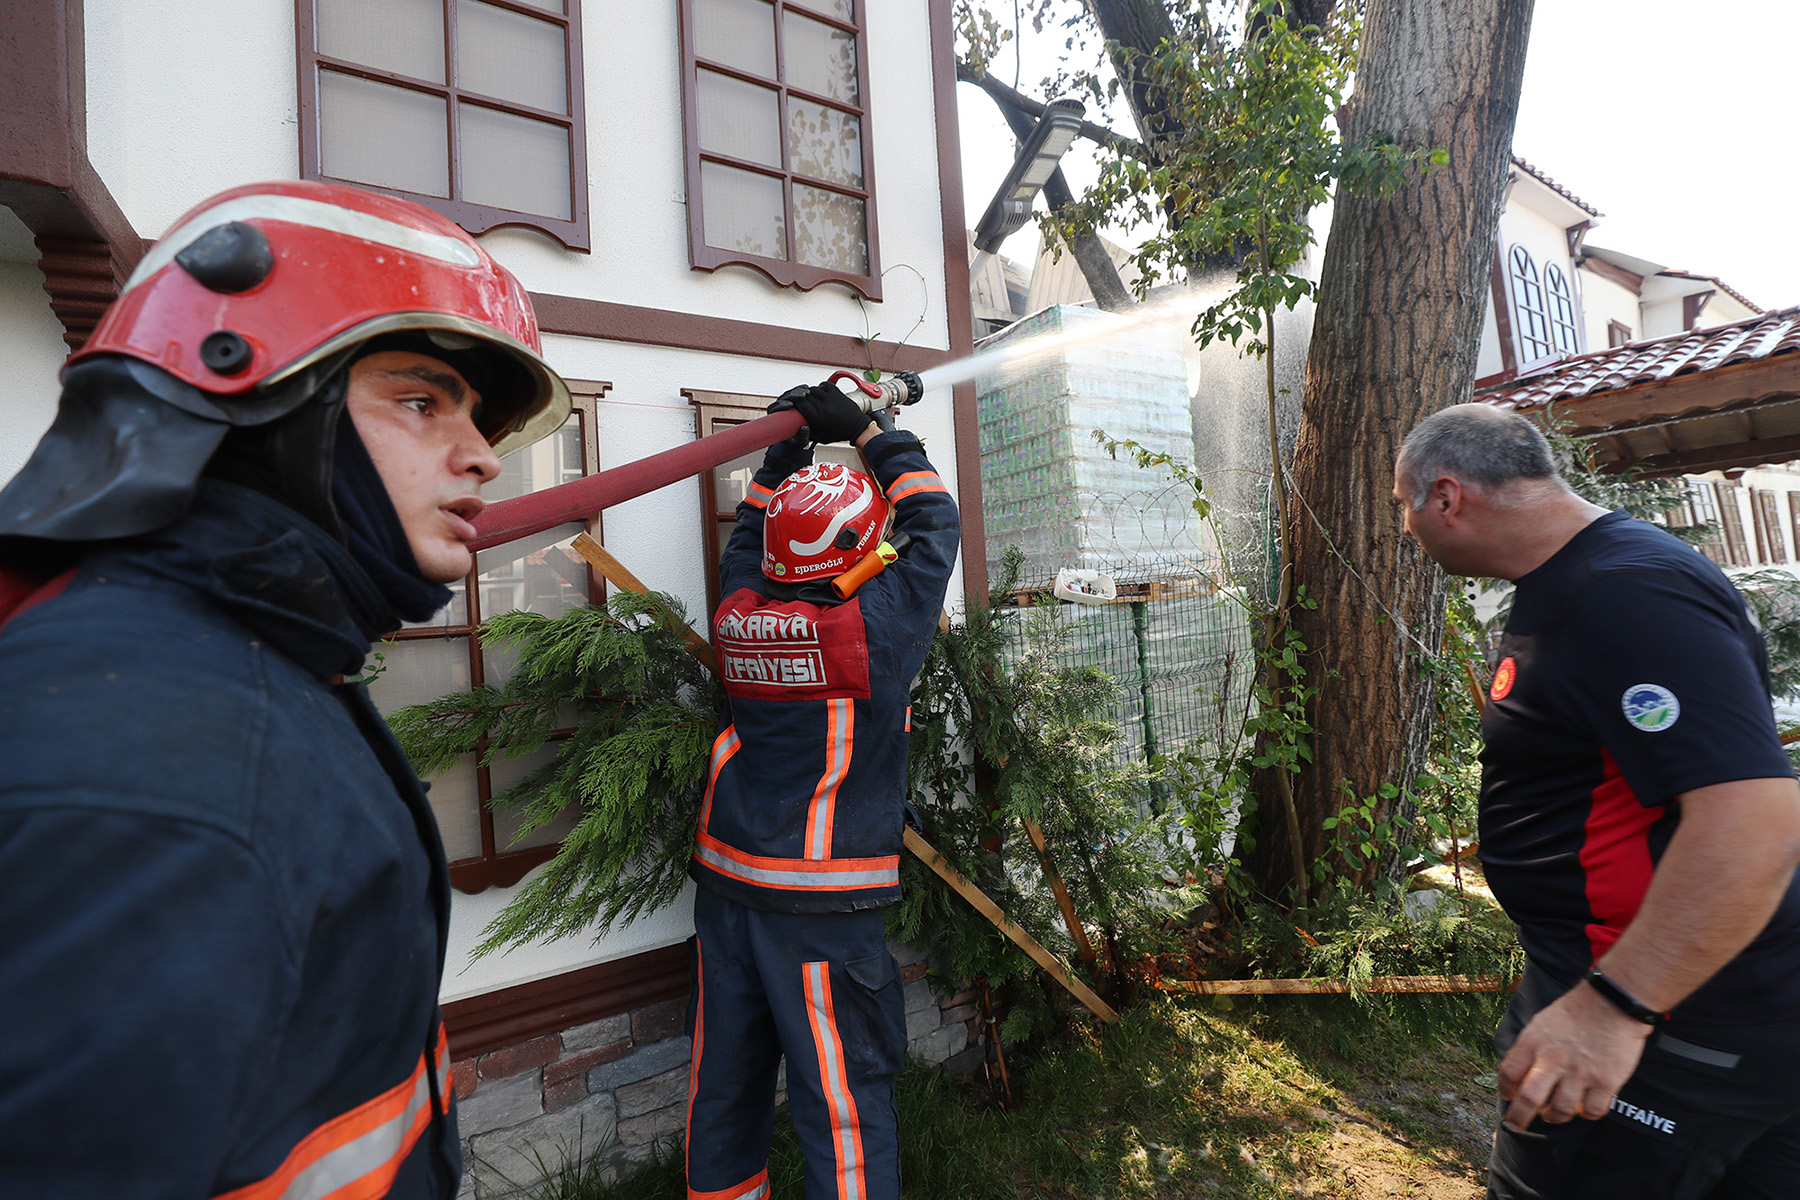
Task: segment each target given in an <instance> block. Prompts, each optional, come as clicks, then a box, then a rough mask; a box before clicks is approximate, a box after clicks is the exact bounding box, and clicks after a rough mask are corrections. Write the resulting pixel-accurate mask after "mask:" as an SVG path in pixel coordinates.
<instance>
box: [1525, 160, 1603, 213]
mask: <svg viewBox="0 0 1800 1200" xmlns="http://www.w3.org/2000/svg"><path fill="white" fill-rule="evenodd" d="M1512 160H1513V165H1514V166H1516V167H1520V168H1522V169H1524V170H1525V171H1526V172H1527V173H1528V174H1530V176H1531V177H1532V178H1533V179H1535V180H1537V181H1538V182H1539V183H1541V184H1543V185H1544V186H1545V187H1547V188H1549V189H1550V190H1551V191H1553V192H1555V193H1556V194H1557V195H1559V196H1561V197H1562V198H1563V199H1564V200H1567V201H1568V202H1569V203H1570V204H1573V205H1574V206H1575V207H1576V208H1579V209H1580V210H1581V211H1582V212H1585V213H1586V214H1587V215H1588V216H1590V217H1598V216H1600V215H1601V212H1600V210H1599V209H1597V208H1595V207H1594V206H1593V205H1591V204H1589V203H1588V202H1587V201H1586V200H1583V199H1582V198H1581V197H1580V196H1577V195H1576V194H1575V193H1574V192H1571V191H1570V190H1569V189H1568V188H1566V187H1564V186H1563V185H1562V184H1560V183H1558V182H1556V180H1554V179H1552V178H1550V177H1549V176H1548V175H1546V174H1544V173H1543V172H1542V171H1540V170H1538V169H1537V168H1536V167H1534V166H1532V165H1531V164H1530V163H1528V162H1526V161H1525V160H1524V159H1522V158H1520V157H1519V156H1518V155H1516V154H1515V155H1513V156H1512Z"/></svg>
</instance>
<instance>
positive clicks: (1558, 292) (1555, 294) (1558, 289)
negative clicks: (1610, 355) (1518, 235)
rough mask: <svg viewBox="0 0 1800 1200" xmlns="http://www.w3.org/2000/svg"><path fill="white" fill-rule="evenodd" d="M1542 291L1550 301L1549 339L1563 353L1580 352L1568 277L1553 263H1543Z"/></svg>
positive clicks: (1573, 300)
mask: <svg viewBox="0 0 1800 1200" xmlns="http://www.w3.org/2000/svg"><path fill="white" fill-rule="evenodd" d="M1544 292H1545V295H1546V297H1547V298H1548V300H1549V302H1550V304H1549V307H1550V314H1549V315H1550V341H1551V342H1552V344H1554V345H1555V346H1556V348H1557V349H1558V350H1560V351H1562V352H1563V353H1564V354H1579V353H1581V344H1580V343H1581V338H1580V335H1579V334H1578V333H1577V332H1576V328H1575V297H1574V295H1573V294H1572V293H1571V292H1570V291H1569V277H1568V276H1567V275H1564V274H1563V271H1562V268H1561V267H1559V266H1557V265H1556V264H1555V263H1545V264H1544Z"/></svg>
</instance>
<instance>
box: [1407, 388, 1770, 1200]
mask: <svg viewBox="0 0 1800 1200" xmlns="http://www.w3.org/2000/svg"><path fill="white" fill-rule="evenodd" d="M1394 498H1395V500H1396V501H1398V502H1399V503H1400V505H1401V508H1402V512H1403V521H1404V525H1405V529H1406V532H1407V534H1408V535H1409V536H1410V537H1412V538H1413V539H1414V540H1415V541H1416V542H1417V543H1418V544H1419V545H1420V547H1421V548H1423V549H1424V550H1425V552H1426V553H1427V554H1429V555H1430V556H1431V557H1432V558H1434V559H1436V560H1437V562H1438V563H1439V564H1440V565H1442V566H1443V567H1444V569H1445V570H1447V571H1450V572H1451V573H1453V574H1457V575H1468V576H1475V577H1488V578H1500V579H1507V580H1511V581H1512V582H1513V583H1514V584H1515V585H1516V592H1515V594H1514V598H1513V606H1512V611H1511V613H1510V615H1509V616H1508V618H1507V622H1506V629H1505V633H1504V637H1503V638H1502V640H1501V642H1500V645H1499V647H1498V649H1497V651H1496V653H1495V660H1496V665H1495V668H1494V676H1493V683H1492V685H1491V687H1490V688H1489V691H1488V703H1487V705H1486V708H1485V711H1484V713H1483V716H1482V740H1483V743H1484V748H1483V750H1482V754H1481V764H1482V772H1481V859H1482V866H1483V868H1484V870H1485V871H1486V874H1487V878H1488V882H1489V883H1490V885H1491V886H1492V887H1493V890H1494V894H1495V896H1496V897H1497V898H1498V899H1499V900H1500V902H1501V904H1502V905H1503V906H1504V907H1505V909H1506V911H1507V913H1508V915H1509V916H1511V917H1512V919H1513V920H1514V921H1515V922H1516V923H1517V925H1518V929H1519V940H1520V942H1521V943H1522V944H1523V945H1524V948H1525V953H1526V960H1527V966H1526V973H1525V978H1524V981H1523V983H1522V984H1521V985H1520V988H1519V993H1518V995H1517V997H1516V998H1515V999H1514V1001H1513V1003H1512V1006H1511V1007H1510V1009H1509V1010H1508V1012H1507V1015H1506V1019H1505V1020H1504V1021H1503V1022H1502V1024H1501V1027H1500V1030H1499V1032H1498V1033H1497V1034H1496V1036H1495V1046H1496V1048H1497V1049H1498V1051H1499V1052H1500V1054H1501V1055H1502V1061H1501V1064H1500V1073H1499V1081H1500V1095H1501V1100H1502V1103H1503V1104H1505V1105H1506V1108H1505V1112H1504V1120H1503V1123H1502V1127H1501V1129H1500V1130H1499V1131H1498V1133H1497V1134H1496V1136H1495V1141H1494V1150H1493V1157H1492V1160H1491V1162H1490V1164H1489V1178H1488V1195H1489V1197H1492V1198H1496V1200H1523V1198H1526V1197H1530V1198H1534V1200H1535V1198H1547V1197H1577V1196H1579V1197H1603V1196H1631V1197H1633V1198H1634V1200H1637V1198H1647V1197H1655V1198H1667V1200H1685V1198H1687V1197H1701V1196H1714V1197H1726V1196H1729V1197H1739V1196H1766V1197H1776V1196H1782V1197H1791V1196H1794V1195H1796V1194H1800V881H1797V878H1796V873H1795V868H1796V866H1797V865H1800V786H1797V785H1796V783H1795V780H1794V777H1793V772H1792V770H1791V768H1790V767H1789V765H1788V760H1787V757H1786V754H1785V753H1784V752H1783V750H1782V748H1781V743H1780V739H1779V737H1778V736H1777V733H1776V730H1775V724H1774V719H1773V716H1772V712H1771V706H1770V700H1769V684H1768V664H1767V659H1766V656H1765V653H1764V649H1763V644H1762V639H1761V636H1760V635H1759V633H1758V632H1757V629H1756V627H1755V625H1754V624H1753V622H1752V621H1751V619H1750V617H1749V614H1748V613H1747V611H1746V609H1745V606H1744V603H1743V600H1742V598H1741V597H1740V596H1739V595H1738V593H1737V591H1736V590H1735V589H1734V588H1733V587H1732V585H1731V583H1730V581H1729V580H1727V579H1726V578H1725V576H1724V574H1723V573H1722V572H1721V571H1720V570H1719V569H1718V568H1717V567H1716V566H1714V565H1713V564H1712V563H1710V562H1708V561H1707V560H1706V559H1705V558H1703V557H1702V556H1701V555H1699V554H1697V553H1696V552H1695V551H1694V550H1693V549H1692V548H1691V547H1689V546H1687V545H1686V544H1685V543H1683V542H1681V541H1680V540H1679V539H1677V538H1675V537H1673V536H1671V535H1670V534H1668V533H1667V532H1665V531H1663V530H1661V529H1658V528H1657V527H1656V526H1654V525H1651V524H1649V523H1647V522H1644V521H1638V520H1634V519H1632V518H1631V517H1630V516H1629V515H1627V514H1626V513H1625V512H1623V511H1618V512H1610V513H1609V512H1606V511H1604V510H1602V509H1600V508H1599V507H1597V506H1595V505H1593V504H1590V503H1588V502H1587V501H1586V500H1583V499H1582V498H1581V497H1579V496H1577V495H1576V494H1575V493H1574V492H1573V491H1571V490H1570V488H1569V486H1568V485H1567V484H1566V483H1565V482H1564V481H1563V480H1562V479H1561V477H1560V476H1559V475H1558V474H1557V472H1556V466H1555V460H1554V457H1553V455H1552V454H1551V451H1550V447H1549V444H1548V443H1547V441H1546V440H1545V438H1544V435H1543V434H1542V432H1540V431H1539V429H1538V428H1537V426H1535V425H1534V424H1533V423H1532V422H1530V421H1528V420H1526V419H1525V418H1523V417H1521V416H1519V415H1517V414H1515V413H1510V412H1504V411H1501V410H1499V409H1495V408H1491V407H1489V406H1486V405H1480V404H1463V405H1458V406H1455V407H1452V408H1449V409H1445V410H1444V411H1442V412H1439V413H1437V414H1435V415H1433V416H1431V417H1428V418H1427V419H1426V420H1424V421H1423V422H1421V423H1420V424H1419V426H1418V427H1417V428H1416V429H1414V430H1413V432H1412V433H1411V435H1410V436H1408V438H1407V439H1406V443H1405V445H1404V447H1403V448H1402V450H1401V452H1400V458H1399V461H1398V462H1397V463H1396V464H1395V468H1394ZM1575 1117H1582V1118H1585V1119H1584V1120H1580V1121H1575V1120H1573V1118H1575Z"/></svg>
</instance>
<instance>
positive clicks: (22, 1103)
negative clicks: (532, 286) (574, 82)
mask: <svg viewBox="0 0 1800 1200" xmlns="http://www.w3.org/2000/svg"><path fill="white" fill-rule="evenodd" d="M62 383H63V392H62V397H61V401H60V404H59V407H58V410H57V414H56V417H55V420H54V422H53V424H52V425H51V427H50V430H49V431H48V433H46V434H45V436H44V438H43V440H42V441H41V442H40V443H39V445H38V447H37V449H36V451H35V452H34V453H33V455H32V457H31V458H30V460H29V461H28V462H27V463H26V464H25V466H24V468H23V469H22V470H21V471H20V472H19V474H18V476H17V477H16V478H15V479H14V480H13V481H12V482H11V483H10V484H9V485H8V486H7V487H6V489H5V490H4V491H3V492H0V622H3V624H0V680H4V681H5V688H4V691H3V692H0V763H4V764H5V767H4V769H0V878H3V879H4V880H5V889H4V892H0V928H4V929H5V930H6V953H5V955H4V959H3V961H0V1025H3V1026H4V1027H5V1029H6V1031H7V1036H6V1037H5V1038H4V1039H0V1195H3V1196H56V1197H64V1198H70V1200H82V1198H89V1197H92V1198H99V1197H105V1198H108V1200H130V1198H135V1197H202V1196H226V1197H232V1198H235V1200H253V1198H254V1200H277V1198H280V1200H290V1198H295V1200H297V1198H299V1197H320V1196H325V1195H327V1194H330V1195H334V1196H336V1195H352V1194H354V1195H356V1196H361V1197H375V1196H390V1195H391V1196H399V1197H409V1198H412V1197H417V1198H425V1197H433V1198H448V1197H452V1196H454V1195H455V1194H456V1192H457V1187H458V1180H459V1177H460V1174H461V1164H460V1157H461V1156H460V1151H459V1148H458V1139H457V1132H456V1118H455V1111H454V1107H453V1097H452V1091H451V1087H450V1069H449V1068H450V1059H449V1050H448V1047H447V1045H446V1042H445V1038H444V1027H443V1022H442V1019H441V1016H440V1014H439V1012H438V1005H437V997H438V988H439V980H440V977H441V975H442V973H443V965H444V951H445V936H446V932H447V929H448V922H449V908H450V890H449V879H448V871H447V868H446V865H445V862H444V853H443V848H442V846H441V844H440V842H439V840H438V834H437V826H436V823H435V821H434V820H433V817H432V813H431V809H430V807H429V805H428V804H427V802H426V798H425V792H424V790H423V787H422V786H421V784H420V782H419V780H418V778H417V777H416V776H415V775H414V774H413V772H412V769H411V768H410V767H409V766H408V764H407V762H406V759H405V756H404V755H403V754H402V753H401V751H400V748H399V746H398V744H397V743H396V742H395V741H394V739H393V736H392V734H390V733H389V732H388V729H387V727H386V725H385V723H384V722H383V721H382V719H381V718H380V716H379V715H378V714H377V713H376V711H375V709H374V707H373V706H372V705H371V704H370V702H369V697H368V693H367V691H366V690H365V689H364V687H363V686H362V685H361V684H360V683H356V682H346V681H345V677H346V676H349V675H353V674H354V673H355V672H357V671H358V670H359V668H360V666H361V664H362V662H363V658H364V655H365V653H366V652H367V650H368V648H369V646H370V644H371V643H372V642H373V641H374V640H376V639H378V638H381V637H382V636H384V635H386V634H387V633H389V632H391V631H392V630H394V629H396V628H398V627H399V625H400V624H401V623H402V621H409V620H410V621H420V620H425V619H427V618H429V617H430V616H431V615H432V614H433V613H435V612H437V611H438V610H440V609H441V608H442V607H443V606H444V605H445V604H446V603H447V602H448V600H449V599H450V592H449V590H448V589H447V588H446V587H445V586H444V585H445V584H446V583H449V582H452V581H454V580H456V579H460V578H462V577H463V576H464V575H465V574H466V573H467V572H468V571H469V569H470V566H471V554H470V551H469V549H468V546H467V542H468V540H469V539H470V538H471V537H473V536H474V530H473V528H472V526H471V525H470V522H471V521H472V520H474V518H475V517H476V515H478V514H479V512H480V510H481V507H482V501H481V499H480V494H479V493H480V489H481V485H482V484H484V483H486V482H489V481H490V480H492V479H493V478H494V476H495V474H496V473H497V472H498V470H499V456H500V455H502V454H505V453H507V452H509V451H512V450H516V449H519V448H521V447H523V446H525V445H528V444H529V443H531V442H532V441H535V440H536V439H538V438H540V437H542V436H544V435H545V434H547V433H549V432H551V431H552V430H554V429H556V428H557V427H558V426H560V425H561V424H562V423H563V420H564V418H565V417H566V416H567V414H568V412H569V394H568V389H567V387H566V385H565V384H564V383H563V381H562V380H561V379H559V378H558V377H557V375H556V373H555V372H554V371H552V370H551V369H550V367H549V366H548V365H547V364H546V363H545V362H544V360H543V358H542V357H541V355H540V350H539V340H538V332H537V322H536V319H535V317H534V316H533V314H532V311H531V306H530V303H529V301H528V300H527V298H526V295H525V292H524V290H523V289H522V288H521V287H520V286H519V284H518V281H517V280H515V279H514V278H513V277H512V276H511V275H510V274H509V273H508V272H507V271H506V270H505V269H503V268H502V267H500V266H499V265H498V264H496V263H495V262H494V261H493V260H492V259H491V258H489V257H488V255H487V254H486V253H485V252H484V251H483V250H482V248H481V247H480V246H479V245H478V244H477V243H476V242H475V241H474V240H473V239H472V238H470V237H469V236H468V235H467V234H465V233H464V232H463V231H462V230H460V229H458V228H457V227H456V226H455V225H453V224H451V223H450V222H449V221H447V220H444V219H443V218H441V217H439V216H436V215H435V214H433V213H431V212H428V211H426V210H425V209H423V208H420V207H418V206H416V205H413V204H409V203H406V202H403V201H399V200H394V199H390V198H387V197H384V196H379V195H375V194H373V193H370V192H364V191H360V190H358V189H355V188H349V187H341V186H328V185H323V184H316V183H302V182H282V183H271V184H262V185H254V186H250V187H244V188H238V189H235V190H233V191H229V192H225V193H223V194H221V195H219V196H216V197H214V198H212V199H210V200H208V201H206V202H204V203H203V204H201V205H200V206H199V207H197V208H195V209H194V210H193V211H191V212H190V213H188V214H187V215H186V216H184V217H183V218H182V219H181V220H180V221H178V222H177V223H176V225H175V227H174V229H173V230H172V231H171V232H170V233H169V234H168V235H167V236H166V237H164V238H163V239H162V241H160V242H158V243H157V244H156V246H154V247H153V248H152V249H151V250H150V251H149V252H148V253H147V254H146V255H145V257H144V259H143V261H142V262H141V263H140V264H139V265H138V267H137V269H136V271H135V272H134V273H133V274H132V276H131V278H130V279H129V280H128V281H127V282H126V284H125V286H124V289H123V292H122V294H121V295H120V297H119V299H118V300H117V301H116V302H115V303H114V304H113V306H112V307H111V308H110V309H109V310H108V312H107V314H106V315H105V317H104V318H103V319H102V320H101V322H100V324H99V326H98V328H96V330H95V331H94V334H93V337H92V338H91V339H90V340H89V342H88V343H87V345H86V346H85V347H84V348H83V350H82V351H81V352H80V353H78V354H76V355H75V356H74V357H73V358H72V359H70V361H69V363H68V365H67V366H66V367H65V368H64V369H63V373H62Z"/></svg>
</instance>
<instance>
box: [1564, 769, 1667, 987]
mask: <svg viewBox="0 0 1800 1200" xmlns="http://www.w3.org/2000/svg"><path fill="white" fill-rule="evenodd" d="M1600 760H1601V763H1602V765H1603V767H1604V774H1603V775H1602V777H1601V780H1600V783H1599V784H1598V785H1597V786H1596V787H1595V788H1594V791H1593V798H1592V802H1591V804H1590V806H1589V808H1588V818H1587V826H1586V828H1585V829H1584V830H1583V831H1582V838H1581V870H1582V874H1583V876H1584V878H1585V881H1586V887H1587V902H1588V911H1589V912H1591V913H1592V914H1593V915H1594V920H1593V921H1592V922H1591V923H1590V924H1589V925H1588V927H1587V936H1588V948H1589V949H1590V950H1591V951H1592V952H1593V956H1594V961H1595V962H1599V961H1600V956H1601V955H1603V954H1605V953H1606V952H1607V951H1608V950H1610V949H1612V945H1613V943H1614V942H1616V941H1618V940H1619V935H1620V934H1621V933H1624V932H1625V927H1626V926H1627V925H1629V924H1631V921H1632V918H1633V917H1635V916H1637V911H1638V906H1639V905H1641V904H1642V903H1643V902H1644V893H1645V892H1647V891H1649V890H1650V877H1651V875H1652V874H1653V873H1654V872H1655V870H1656V867H1655V864H1654V863H1653V862H1652V861H1651V859H1650V836H1649V835H1650V827H1651V826H1652V825H1654V824H1656V822H1657V821H1658V820H1660V819H1661V817H1662V810H1661V809H1660V808H1646V807H1645V806H1644V805H1642V804H1640V803H1639V802H1638V798H1637V793H1636V792H1633V791H1632V790H1631V785H1630V784H1629V783H1627V782H1625V776H1624V775H1623V774H1622V773H1620V771H1619V764H1618V763H1616V762H1614V761H1613V757H1612V755H1610V754H1608V753H1607V752H1606V751H1605V750H1604V749H1602V750H1601V751H1600Z"/></svg>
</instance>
